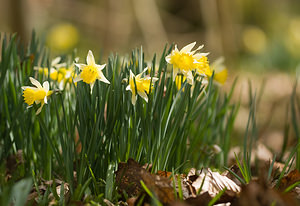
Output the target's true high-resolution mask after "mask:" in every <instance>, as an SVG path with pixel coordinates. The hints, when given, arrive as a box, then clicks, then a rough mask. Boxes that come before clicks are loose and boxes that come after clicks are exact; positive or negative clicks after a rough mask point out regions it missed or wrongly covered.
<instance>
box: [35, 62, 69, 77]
mask: <svg viewBox="0 0 300 206" xmlns="http://www.w3.org/2000/svg"><path fill="white" fill-rule="evenodd" d="M60 60H61V57H56V58H54V59H53V60H52V61H51V64H50V78H51V79H55V77H56V74H55V71H56V69H59V68H61V67H66V65H67V64H66V63H59V62H60ZM34 70H37V71H39V72H40V73H42V74H44V75H45V76H48V74H49V69H48V68H47V67H38V66H36V67H34Z"/></svg>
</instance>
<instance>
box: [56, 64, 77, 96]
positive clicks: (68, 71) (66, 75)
mask: <svg viewBox="0 0 300 206" xmlns="http://www.w3.org/2000/svg"><path fill="white" fill-rule="evenodd" d="M76 76H77V75H76V74H75V65H74V64H72V65H71V66H69V67H68V68H67V67H61V68H59V69H57V70H56V69H53V70H52V73H50V78H51V79H52V80H55V81H57V82H58V86H59V89H60V90H63V89H64V87H65V85H66V84H67V83H69V84H71V83H72V81H73V79H74V78H76Z"/></svg>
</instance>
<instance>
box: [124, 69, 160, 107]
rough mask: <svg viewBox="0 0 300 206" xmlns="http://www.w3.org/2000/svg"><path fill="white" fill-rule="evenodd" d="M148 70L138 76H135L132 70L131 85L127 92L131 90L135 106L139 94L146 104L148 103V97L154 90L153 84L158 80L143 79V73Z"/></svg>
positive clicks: (153, 78) (154, 78)
mask: <svg viewBox="0 0 300 206" xmlns="http://www.w3.org/2000/svg"><path fill="white" fill-rule="evenodd" d="M147 70H148V67H147V68H145V69H144V71H143V72H142V73H140V74H138V75H136V76H135V75H134V74H133V72H132V71H131V70H130V77H129V85H128V86H127V87H126V90H130V91H131V93H132V95H131V103H132V104H133V105H135V103H136V100H137V94H138V95H140V96H141V97H142V98H143V99H144V100H145V101H146V102H148V96H147V94H149V92H150V88H151V90H152V89H153V84H154V82H156V81H157V80H158V78H157V77H152V79H151V77H142V75H143V73H145V72H146V71H147Z"/></svg>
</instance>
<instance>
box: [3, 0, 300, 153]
mask: <svg viewBox="0 0 300 206" xmlns="http://www.w3.org/2000/svg"><path fill="white" fill-rule="evenodd" d="M0 5H1V6H0V31H2V32H17V33H19V35H20V36H21V38H22V41H24V42H28V41H29V40H30V36H31V33H32V30H33V29H34V30H35V31H36V33H37V35H38V36H39V38H40V40H41V41H42V42H45V44H46V45H47V46H48V47H49V48H50V49H51V52H52V53H51V55H52V56H53V57H54V56H56V55H60V54H64V53H69V52H71V51H73V50H74V49H75V48H77V53H78V55H79V56H80V57H84V56H85V55H86V53H87V51H88V50H89V49H91V50H93V51H94V52H95V53H98V54H100V53H102V54H103V55H104V56H108V55H110V54H111V53H118V54H121V55H122V54H128V53H130V52H131V50H132V49H134V48H136V47H140V46H141V45H142V46H143V49H144V51H145V56H146V58H148V59H151V58H152V56H153V53H154V52H157V53H158V54H161V52H162V49H163V48H164V46H165V44H166V43H168V44H171V43H176V44H178V46H179V48H181V47H182V46H184V45H186V44H188V43H191V42H194V41H197V43H198V44H204V45H205V47H204V50H203V51H204V52H210V54H209V59H210V60H211V61H213V60H215V59H216V58H218V57H220V56H224V57H225V63H226V65H227V67H228V69H229V80H228V83H227V85H229V86H226V85H225V89H226V87H230V86H231V82H232V81H233V79H234V78H235V77H236V76H240V81H239V84H238V86H237V92H236V93H237V95H236V100H238V99H240V95H239V94H240V92H241V91H242V92H241V94H242V98H241V109H240V115H239V116H238V120H237V121H236V122H237V123H236V124H237V125H236V127H237V130H238V128H242V127H243V125H245V124H246V121H247V115H248V110H247V109H246V108H247V103H248V99H247V88H248V79H251V81H252V86H253V87H254V88H256V89H259V88H260V87H261V85H263V82H264V84H265V90H264V93H263V95H262V98H261V101H260V105H259V107H258V109H260V110H261V111H263V112H258V121H259V124H260V125H261V126H262V129H261V130H260V132H261V136H263V137H265V139H266V141H267V142H270V143H271V142H272V141H269V140H268V138H272V139H274V138H277V139H278V141H281V139H282V136H283V134H282V131H283V129H282V128H283V126H282V119H283V118H284V116H285V115H286V110H285V109H283V108H285V106H286V104H287V101H288V99H289V96H290V94H291V92H292V87H293V84H294V80H295V79H296V77H297V76H299V75H300V1H296V0H284V1H282V0H242V1H241V0H185V1H183V0H156V1H155V0H0ZM298 91H299V90H298ZM240 131H243V129H240ZM273 142H274V141H273ZM277 145H280V144H277ZM275 149H277V148H275Z"/></svg>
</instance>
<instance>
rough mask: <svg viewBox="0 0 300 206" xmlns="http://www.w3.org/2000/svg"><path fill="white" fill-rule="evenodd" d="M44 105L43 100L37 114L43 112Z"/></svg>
mask: <svg viewBox="0 0 300 206" xmlns="http://www.w3.org/2000/svg"><path fill="white" fill-rule="evenodd" d="M43 106H44V102H42V104H41V107H40V108H39V109H38V110H37V111H36V113H35V114H36V115H38V114H39V113H41V111H42V109H43Z"/></svg>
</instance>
